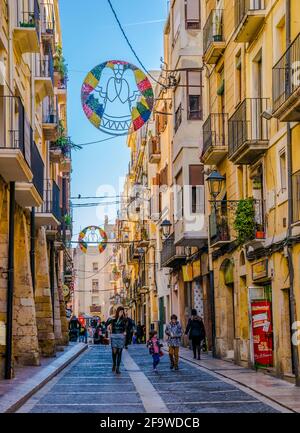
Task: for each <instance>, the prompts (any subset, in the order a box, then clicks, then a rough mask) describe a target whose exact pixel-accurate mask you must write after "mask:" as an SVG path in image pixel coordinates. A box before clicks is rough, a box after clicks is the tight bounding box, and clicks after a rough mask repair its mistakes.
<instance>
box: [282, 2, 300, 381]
mask: <svg viewBox="0 0 300 433" xmlns="http://www.w3.org/2000/svg"><path fill="white" fill-rule="evenodd" d="M290 44H291V0H286V47H287V48H288V47H289V46H290ZM286 61H287V65H288V68H289V66H290V62H291V59H290V52H289V51H288V52H287V59H286ZM287 70H288V71H289V69H287ZM290 85H291V84H290V77H289V76H288V77H287V78H286V80H285V92H286V95H289V94H290V91H291V88H290ZM292 169H293V166H292V131H291V124H290V123H289V122H288V123H287V172H288V242H287V253H288V268H289V275H290V291H289V295H290V305H291V322H292V323H295V322H296V321H297V313H296V300H295V272H294V263H293V247H292V245H291V244H290V239H291V237H292V224H293V179H292ZM292 358H293V364H294V373H295V378H296V386H300V375H299V354H298V347H297V346H296V345H294V344H292Z"/></svg>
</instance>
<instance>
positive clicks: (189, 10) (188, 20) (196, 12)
mask: <svg viewBox="0 0 300 433" xmlns="http://www.w3.org/2000/svg"><path fill="white" fill-rule="evenodd" d="M185 28H186V29H200V1H199V0H185Z"/></svg>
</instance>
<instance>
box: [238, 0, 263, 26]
mask: <svg viewBox="0 0 300 433" xmlns="http://www.w3.org/2000/svg"><path fill="white" fill-rule="evenodd" d="M234 3H235V4H234V9H235V26H236V28H237V27H238V26H239V25H240V24H241V23H242V22H243V20H244V19H245V17H246V16H247V14H248V13H249V12H255V11H261V10H264V9H265V0H235V2H234Z"/></svg>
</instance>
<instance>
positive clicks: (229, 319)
mask: <svg viewBox="0 0 300 433" xmlns="http://www.w3.org/2000/svg"><path fill="white" fill-rule="evenodd" d="M220 276H221V278H222V280H223V287H224V301H225V303H224V304H225V305H224V306H223V307H224V316H223V317H224V334H223V335H224V339H223V343H224V351H225V352H226V353H225V356H226V358H230V359H233V358H234V339H235V302H234V263H233V262H232V261H231V260H229V259H226V260H224V262H223V263H222V265H221V267H220Z"/></svg>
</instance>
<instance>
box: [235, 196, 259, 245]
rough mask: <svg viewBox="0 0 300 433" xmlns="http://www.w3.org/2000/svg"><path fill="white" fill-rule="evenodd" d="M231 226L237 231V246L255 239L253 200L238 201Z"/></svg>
mask: <svg viewBox="0 0 300 433" xmlns="http://www.w3.org/2000/svg"><path fill="white" fill-rule="evenodd" d="M233 226H234V229H235V230H236V231H237V242H238V244H239V245H242V244H244V243H245V242H247V241H249V240H250V239H253V238H254V237H255V228H256V223H255V209H254V199H253V198H246V199H243V200H240V201H239V203H238V205H237V209H236V214H235V220H234V224H233Z"/></svg>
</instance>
